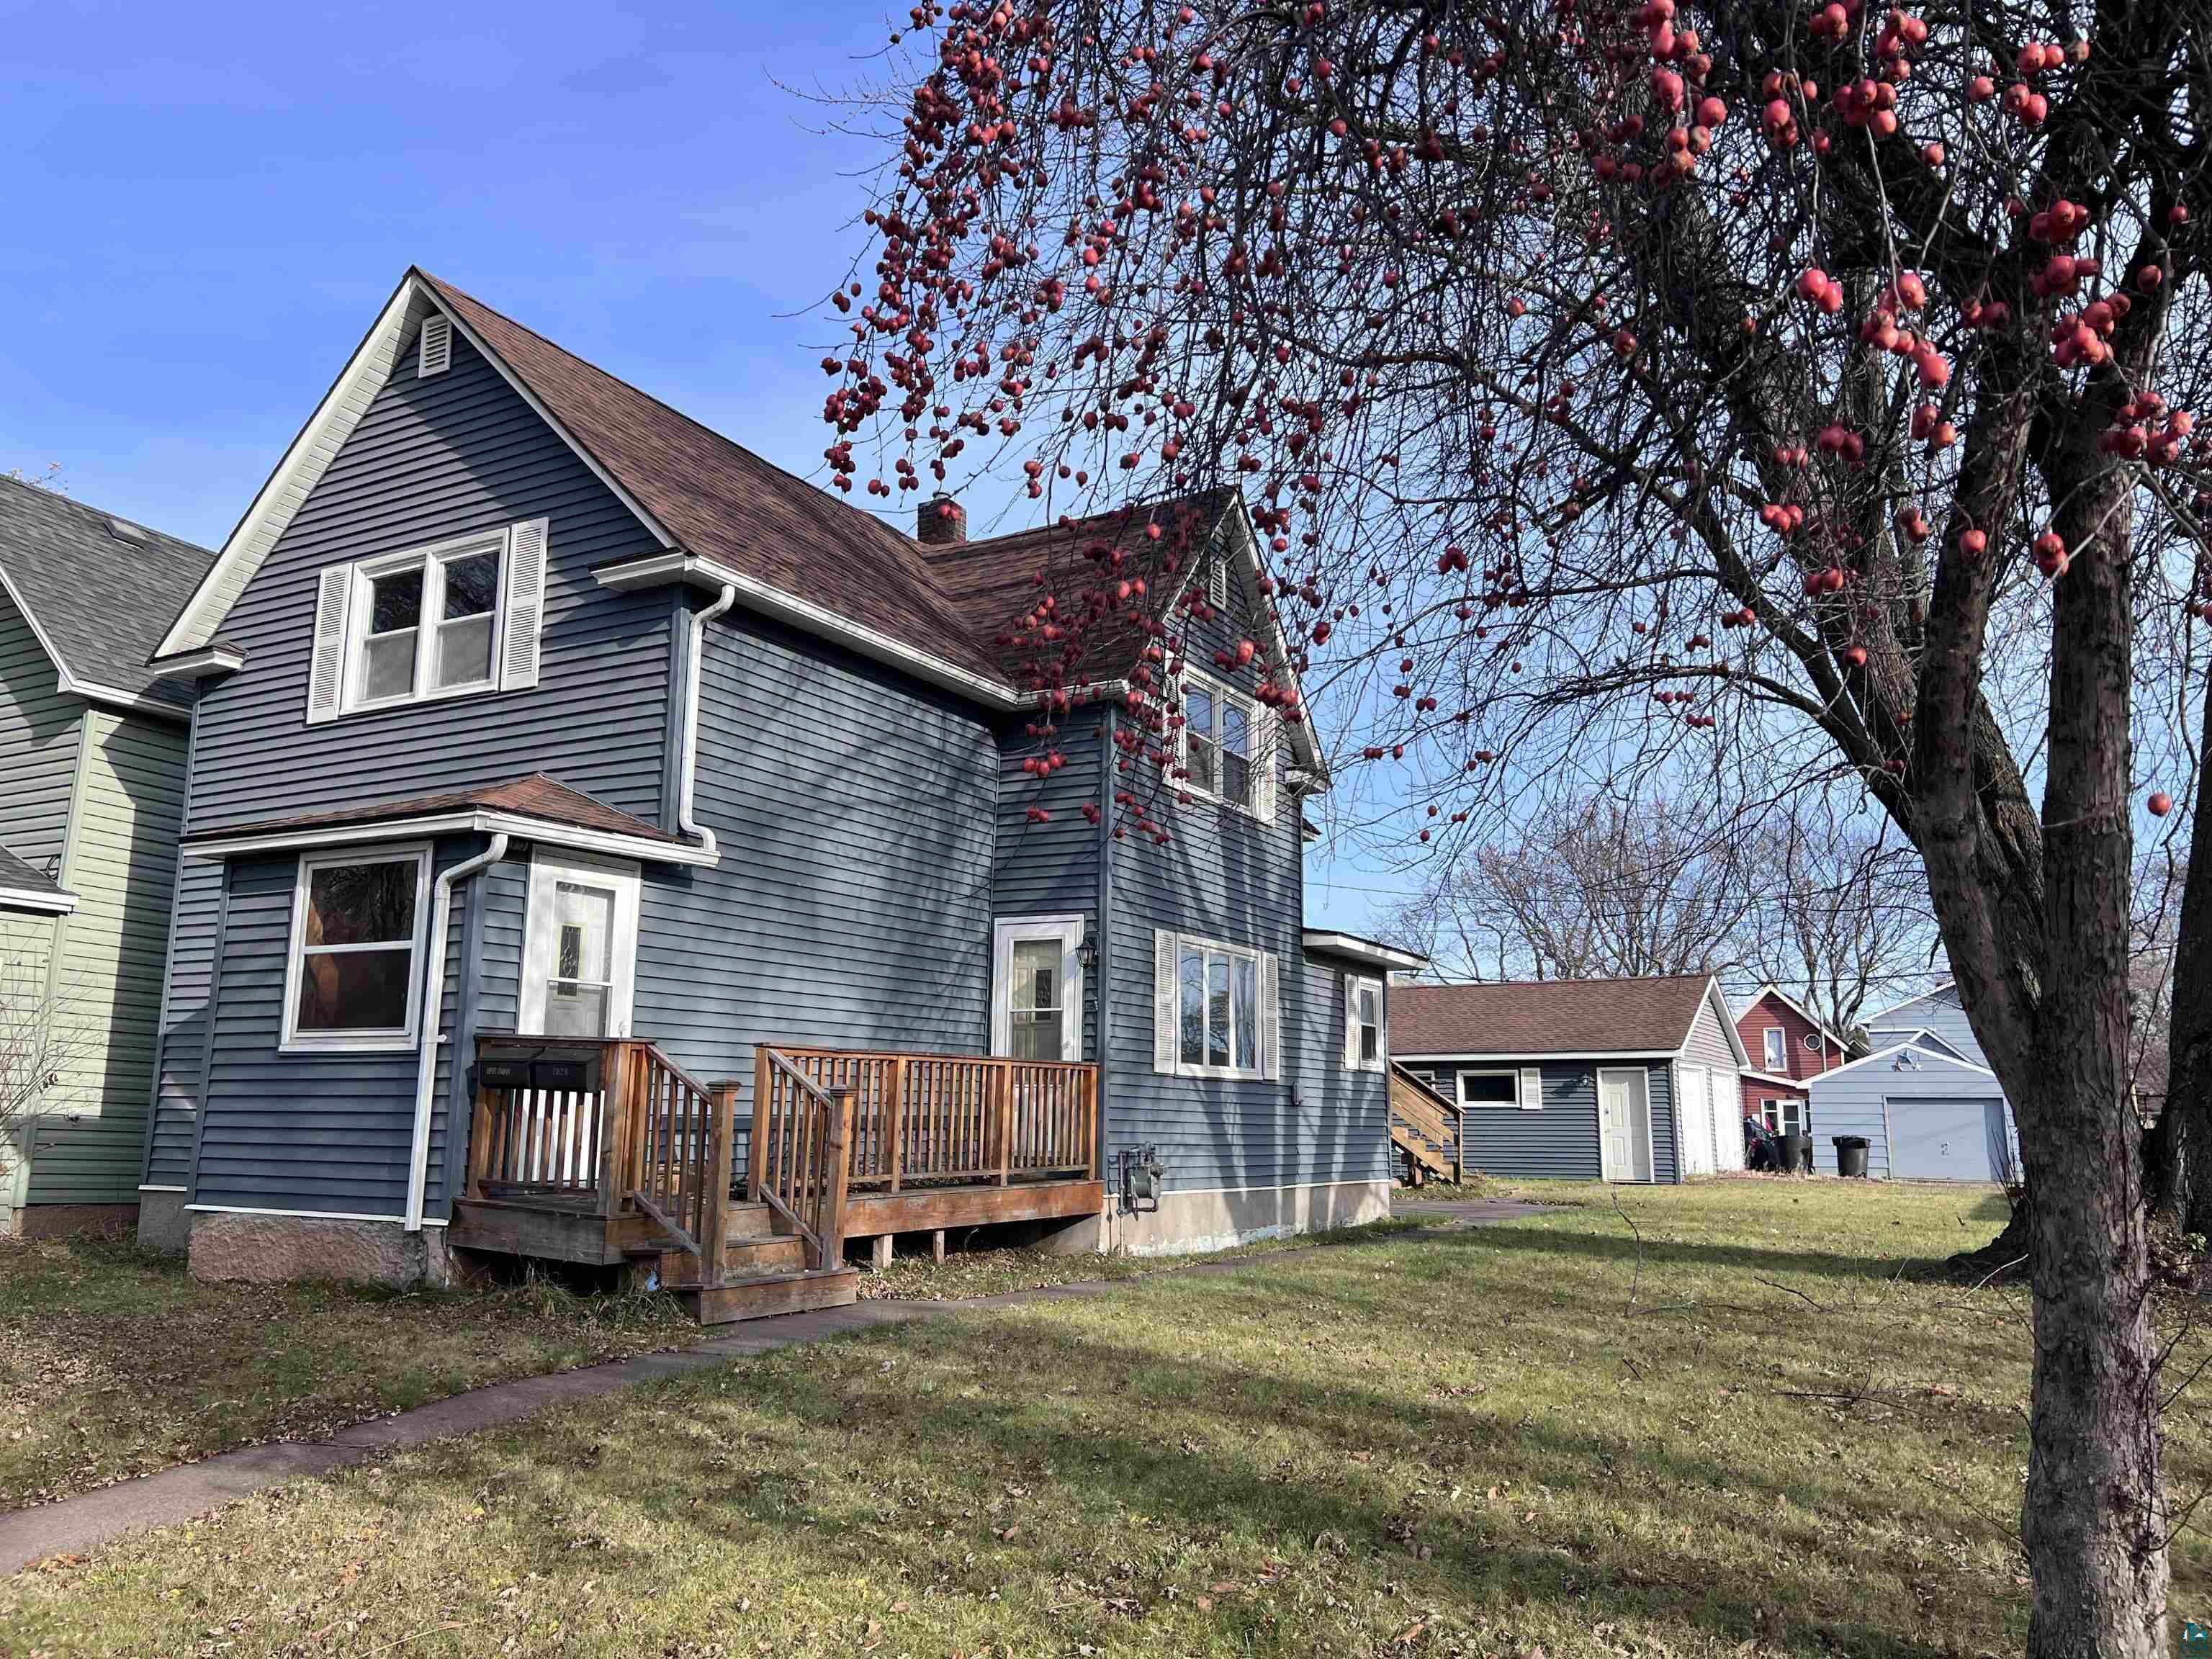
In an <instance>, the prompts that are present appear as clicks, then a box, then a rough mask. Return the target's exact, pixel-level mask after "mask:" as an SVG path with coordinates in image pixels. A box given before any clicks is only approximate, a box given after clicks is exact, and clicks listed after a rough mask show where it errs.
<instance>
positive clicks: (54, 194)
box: [0, 0, 1401, 927]
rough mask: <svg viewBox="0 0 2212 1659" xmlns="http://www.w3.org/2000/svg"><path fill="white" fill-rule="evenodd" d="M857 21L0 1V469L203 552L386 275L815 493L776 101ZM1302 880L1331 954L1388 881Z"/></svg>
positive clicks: (853, 150)
mask: <svg viewBox="0 0 2212 1659" xmlns="http://www.w3.org/2000/svg"><path fill="white" fill-rule="evenodd" d="M886 15H888V14H887V13H886V11H885V10H884V9H882V8H879V7H878V6H877V5H875V4H872V3H866V0H830V3H823V4H816V5H812V6H801V7H793V8H785V7H770V6H765V5H756V4H750V3H740V4H735V5H729V4H725V5H720V6H681V5H678V6H659V7H654V8H651V9H645V8H638V7H625V6H620V5H612V4H606V3H600V4H594V5H576V4H570V3H565V0H562V3H551V4H544V5H533V6H531V7H529V8H522V7H510V6H484V7H478V8H475V9H466V10H463V9H451V10H448V9H441V8H436V7H425V6H421V5H410V6H361V7H352V6H349V7H344V8H332V7H315V6H312V5H286V6H281V7H280V6H275V5H239V6H219V7H215V8H202V7H180V6H175V5H146V4H132V5H74V6H52V5H46V6H40V7H37V8H31V7H26V6H21V5H16V4H12V3H0V85H4V86H5V87H7V88H9V95H8V97H7V99H6V100H5V101H4V103H0V156H4V158H5V160H6V164H7V165H6V184H5V186H4V189H5V192H6V203H7V207H8V212H7V215H6V224H7V226H8V229H7V230H6V231H5V232H4V233H0V292H4V294H5V295H6V296H7V298H8V301H9V305H8V308H7V313H6V314H7V316H8V318H9V325H8V326H7V327H6V328H4V329H0V388H4V395H0V471H4V470H6V469H8V468H10V467H20V468H21V469H23V470H25V471H43V470H44V469H45V468H46V466H47V465H49V464H51V463H58V464H59V465H60V467H61V469H62V478H63V481H64V483H65V485H66V487H67V488H68V489H69V491H70V494H72V495H75V496H76V497H78V498H79V499H81V500H83V501H89V502H92V503H94V505H97V506H99V507H104V508H106V509H108V510H110V511H112V512H116V513H122V514H124V515H125V516H127V517H130V518H133V519H137V520H143V521H144V522H146V523H149V524H151V525H155V526H159V527H160V528H161V529H163V530H165V531H167V532H171V533H172V534H175V535H179V536H184V537H186V538H190V539H192V540H195V541H198V542H201V543H203V544H208V545H216V544H220V543H221V541H222V538H223V537H224V536H225V535H226V534H227V533H228V531H229V529H230V527H231V526H232V524H233V523H234V521H235V520H236V519H237V517H238V515H239V513H240V512H241V511H242V510H243V509H244V507H245V506H246V502H247V501H248V500H249V499H250V498H251V496H252V493H253V491H254V490H255V489H257V488H258V486H259V484H260V483H261V482H262V480H263V478H264V477H265V476H266V475H267V472H268V471H269V469H270V466H271V465H274V463H275V461H276V457H277V455H278V454H279V453H281V452H282V450H283V447H284V445H285V444H286V443H288V442H289V441H290V439H291V437H292V435H293V434H294V432H295V430H296V429H297V428H298V427H299V425H300V423H301V422H302V421H303V420H304V419H305V418H306V417H307V414H308V413H309V411H310V410H312V409H313V405H314V403H315V401H316V399H317V398H319V396H320V395H321V393H322V392H323V391H324V389H325V387H326V386H328V384H329V382H330V380H331V377H332V376H333V375H334V374H336V373H337V369H338V368H340V366H341V365H342V364H343V362H344V361H345V358H346V357H347V356H348V355H349V353H350V351H351V350H352V349H353V346H354V345H355V343H356V341H357V340H358V339H359V338H360V336H361V334H362V331H364V330H365V329H366V328H367V327H368V324H369V323H370V322H371V321H372V320H373V319H374V316H375V313H376V311H377V308H378V307H379V306H380V304H381V303H382V301H384V299H385V297H386V295H387V294H388V293H389V292H390V290H391V289H392V285H393V283H396V282H397V281H398V277H399V275H400V273H401V272H402V271H403V270H405V269H406V267H407V266H408V264H410V263H414V264H421V265H422V267H423V268H424V269H426V270H431V271H434V272H435V273H436V274H437V275H439V276H443V277H445V278H447V280H449V281H452V282H453V283H457V284H459V286H460V287H462V288H464V289H468V290H470V291H471V292H472V293H474V294H476V295H478V296H479V297H481V298H482V299H483V300H484V301H487V302H488V303H489V304H491V305H493V306H495V307H498V308H499V309H500V310H502V311H505V312H507V313H509V314H511V315H513V317H515V318H517V319H520V321H523V322H525V323H527V324H528V325H531V326H532V327H533V328H536V329H538V331H541V332H543V333H544V334H546V335H548V336H550V337H552V338H554V339H556V340H558V341H559V342H560V343H562V344H563V345H564V346H566V347H568V349H570V350H572V351H574V352H577V353H578V354H580V356H585V357H587V358H590V359H591V360H592V361H593V362H598V363H599V364H600V365H601V366H602V367H604V368H607V369H609V370H610V371H611V372H613V373H615V374H620V375H621V376H623V378H624V379H626V380H631V381H633V382H635V384H636V385H638V386H641V387H642V388H644V389H645V390H646V391H647V392H652V393H653V394H654V395H655V396H657V397H659V398H664V399H665V400H666V401H667V402H669V403H671V404H674V405H676V406H677V407H678V408H680V409H682V410H684V411H685V412H686V413H687V414H690V415H691V416H694V417H695V418H696V419H699V420H702V421H703V422H707V423H708V425H710V426H713V427H714V428H717V429H718V430H720V431H721V432H724V433H726V434H727V435H729V436H730V437H732V438H733V439H735V440H737V441H738V442H740V443H742V444H744V445H745V446H746V447H749V448H750V449H753V450H754V451H756V452H757V453H760V454H762V455H763V456H766V457H767V458H768V459H770V460H772V461H774V462H775V463H776V464H778V465H781V466H784V467H787V468H788V469H790V470H791V471H795V472H798V473H799V474H801V475H802V476H811V475H813V474H815V473H816V471H817V468H818V467H819V466H820V463H821V452H822V449H823V445H824V443H825V442H826V441H827V438H826V435H825V432H824V428H823V426H822V423H821V420H820V409H821V399H822V391H823V378H822V374H821V371H820V369H819V368H817V361H818V359H819V357H820V356H821V351H822V346H823V343H824V342H825V341H826V340H827V339H828V337H829V331H828V330H827V329H825V327H824V326H823V325H822V324H821V323H820V322H819V321H818V320H817V319H816V318H815V316H814V307H815V305H816V303H817V301H818V300H819V299H820V297H821V296H822V295H823V294H824V293H825V292H826V290H827V289H829V286H830V285H831V284H832V283H834V282H836V280H838V278H839V277H840V276H842V274H843V272H844V270H845V268H846V265H847V264H848V261H849V259H850V258H851V256H852V254H853V252H854V250H855V249H856V247H858V246H859V242H858V240H857V228H856V227H854V225H853V223H852V221H853V217H854V213H855V211H856V210H857V209H858V208H859V207H860V205H862V204H864V197H863V194H862V187H861V185H860V182H859V181H858V180H857V179H855V178H854V176H853V175H854V174H855V173H858V172H860V171H862V170H864V169H866V168H868V167H871V166H872V163H873V161H875V159H876V158H877V156H878V154H879V153H880V152H879V150H878V149H877V148H876V147H874V146H872V145H871V144H869V143H866V142H864V141H861V140H859V139H856V138H854V137H846V136H842V135H839V134H837V133H835V132H833V131H829V130H828V129H829V125H830V123H831V122H832V120H833V119H834V118H835V112H832V111H829V110H826V109H824V108H822V107H820V106H815V105H811V104H809V103H808V102H806V101H805V100H803V99H802V98H800V97H799V96H798V95H797V92H796V91H795V90H793V88H799V89H805V90H814V89H817V88H818V89H823V90H829V91H836V90H842V89H846V88H851V87H853V86H854V85H856V84H858V83H860V82H862V81H864V80H865V79H866V77H867V76H869V75H870V73H871V72H872V70H873V69H874V68H875V67H876V66H877V65H878V64H879V62H880V60H879V59H878V58H877V57H876V54H878V53H879V52H881V50H882V48H883V46H884V38H885V32H886V24H885V21H884V19H885V17H886ZM898 15H901V16H902V15H903V8H899V9H898ZM779 83H781V84H779ZM982 516H983V515H982V514H981V513H979V514H978V518H979V520H980V519H981V517H982ZM1309 878H1310V881H1309V893H1308V910H1309V914H1310V917H1311V918H1312V919H1313V920H1316V921H1326V922H1328V923H1329V924H1331V925H1334V926H1340V927H1360V926H1363V925H1364V923H1366V922H1367V921H1369V920H1370V913H1371V911H1372V910H1373V908H1374V906H1375V905H1376V902H1378V901H1379V899H1380V898H1381V897H1382V896H1383V894H1384V893H1386V892H1387V891H1389V890H1395V889H1396V888H1397V887H1398V886H1399V885H1401V881H1399V880H1397V879H1394V878H1392V877H1390V876H1389V875H1388V874H1386V873H1384V872H1382V871H1381V870H1379V869H1376V868H1373V867H1371V866H1369V865H1368V864H1367V863H1366V862H1365V861H1364V860H1359V859H1357V858H1353V857H1346V858H1343V859H1332V858H1329V857H1328V856H1326V855H1323V856H1320V857H1317V858H1316V859H1313V860H1310V861H1309Z"/></svg>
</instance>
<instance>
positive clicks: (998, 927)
mask: <svg viewBox="0 0 2212 1659" xmlns="http://www.w3.org/2000/svg"><path fill="white" fill-rule="evenodd" d="M1030 939H1057V940H1058V941H1059V942H1060V1007H1061V1009H1062V1011H1063V1018H1062V1019H1061V1022H1060V1059H1061V1060H1069V1061H1077V1060H1081V1059H1082V1058H1083V1011H1084V1002H1083V918H1082V917H1081V916H1010V917H1007V918H1006V919H1005V920H1003V921H995V922H994V923H993V924H992V926H991V1052H992V1053H993V1054H997V1055H1000V1056H1001V1057H1002V1058H1003V1057H1005V1056H1006V1055H1010V1054H1012V1053H1013V1052H1014V1030H1013V1027H1014V1010H1013V988H1014V946H1015V945H1017V944H1018V943H1021V942H1024V941H1025V940H1030Z"/></svg>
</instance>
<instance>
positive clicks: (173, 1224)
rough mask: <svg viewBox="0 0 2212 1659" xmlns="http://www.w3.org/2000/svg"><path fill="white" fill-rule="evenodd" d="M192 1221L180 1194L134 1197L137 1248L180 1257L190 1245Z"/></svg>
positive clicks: (183, 1195) (151, 1194) (139, 1195)
mask: <svg viewBox="0 0 2212 1659" xmlns="http://www.w3.org/2000/svg"><path fill="white" fill-rule="evenodd" d="M191 1236H192V1218H191V1213H190V1212H188V1211H186V1210H185V1194H182V1193H141V1194H138V1247H139V1248H140V1249H146V1250H161V1251H164V1252H166V1253H167V1254H168V1255H183V1254H184V1253H185V1246H186V1245H187V1244H189V1243H191Z"/></svg>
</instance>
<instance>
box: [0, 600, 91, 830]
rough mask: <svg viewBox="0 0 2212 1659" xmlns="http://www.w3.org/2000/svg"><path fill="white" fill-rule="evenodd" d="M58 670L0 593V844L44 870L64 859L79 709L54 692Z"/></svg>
mask: <svg viewBox="0 0 2212 1659" xmlns="http://www.w3.org/2000/svg"><path fill="white" fill-rule="evenodd" d="M60 680H61V671H60V670H59V669H58V667H57V666H56V665H55V663H54V659H52V657H49V656H48V655H47V654H46V647H44V646H42V645H40V643H39V640H38V635H35V634H33V632H32V631H31V624H30V622H29V620H28V619H27V617H25V616H24V615H23V613H22V612H21V611H19V610H18V609H16V607H15V603H14V601H12V600H11V599H9V598H8V597H7V595H6V594H5V593H0V846H4V847H6V848H8V850H9V852H11V853H13V854H15V856H16V857H17V858H19V859H21V860H23V862H24V863H26V864H27V865H30V866H32V867H33V868H34V869H44V868H46V866H47V864H48V862H49V861H50V860H57V859H59V858H60V857H61V855H62V850H63V842H64V839H65V838H66V836H67V834H68V829H69V810H70V793H71V791H72V789H73V787H74V784H75V781H76V755H77V746H78V743H79V741H80V738H81V737H82V729H83V724H84V721H83V714H84V707H85V705H84V704H83V703H82V702H80V701H79V700H78V699H76V697H70V696H63V695H62V694H61V693H60V692H59V691H58V690H55V687H56V686H57V685H58V684H60Z"/></svg>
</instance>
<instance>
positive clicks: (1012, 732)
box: [991, 709, 1113, 1060]
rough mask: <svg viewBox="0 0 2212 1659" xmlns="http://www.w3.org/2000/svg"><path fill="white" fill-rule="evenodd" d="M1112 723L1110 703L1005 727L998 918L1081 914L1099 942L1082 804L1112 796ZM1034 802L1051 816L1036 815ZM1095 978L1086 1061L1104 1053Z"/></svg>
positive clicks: (1092, 848)
mask: <svg viewBox="0 0 2212 1659" xmlns="http://www.w3.org/2000/svg"><path fill="white" fill-rule="evenodd" d="M1106 725H1107V717H1106V715H1105V714H1104V712H1103V710H1101V709H1079V710H1077V711H1075V712H1074V713H1073V714H1067V715H1065V716H1063V717H1062V718H1061V719H1060V720H1057V721H1056V722H1053V729H1050V730H1047V729H1045V728H1044V726H1043V725H1042V716H1041V715H1030V716H1028V717H1026V718H1017V719H1014V720H1006V721H1003V722H1001V723H1000V726H999V727H998V731H997V738H998V748H999V777H998V792H999V798H998V811H997V824H996V830H995V834H994V840H993V845H992V854H991V915H992V919H993V921H994V922H996V921H1012V920H1018V919H1020V918H1022V917H1024V916H1048V915H1063V916H1080V917H1082V918H1083V937H1084V939H1085V941H1086V942H1089V943H1092V944H1095V943H1096V942H1097V938H1098V843H1099V827H1098V825H1097V823H1093V822H1092V821H1091V819H1090V818H1089V817H1085V814H1084V811H1083V809H1084V808H1085V806H1088V805H1096V804H1097V803H1098V802H1100V801H1101V800H1102V799H1103V800H1111V799H1112V798H1113V786H1112V783H1111V781H1110V780H1111V776H1112V771H1113V768H1112V765H1111V763H1110V760H1109V757H1108V755H1107V753H1106ZM1054 753H1057V754H1059V755H1060V756H1061V757H1063V759H1064V760H1065V762H1066V764H1065V765H1063V766H1061V767H1060V768H1059V769H1057V770H1055V771H1054V772H1052V773H1050V774H1049V775H1043V776H1040V775H1037V774H1036V773H1035V772H1030V771H1024V769H1023V763H1024V762H1025V761H1032V760H1041V759H1043V758H1045V757H1048V756H1051V755H1053V754H1054ZM1102 767H1103V772H1102ZM1102 781H1103V789H1104V792H1105V793H1103V795H1102V794H1101V788H1102ZM1032 808H1034V809H1036V810H1037V811H1042V812H1043V813H1045V814H1046V817H1043V818H1042V819H1036V818H1032V817H1030V811H1031V809H1032ZM1096 980H1097V975H1085V981H1084V987H1083V1054H1082V1057H1083V1058H1084V1059H1085V1060H1096V1059H1097V1057H1098V990H1099V987H1098V986H1097V983H1096V982H1095V981H1096ZM1109 1023H1110V1022H1109Z"/></svg>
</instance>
